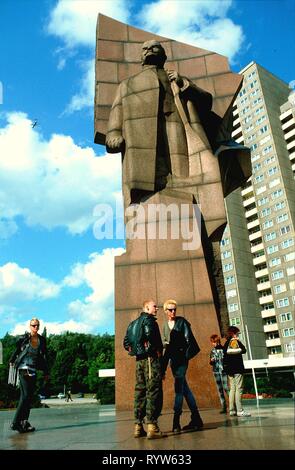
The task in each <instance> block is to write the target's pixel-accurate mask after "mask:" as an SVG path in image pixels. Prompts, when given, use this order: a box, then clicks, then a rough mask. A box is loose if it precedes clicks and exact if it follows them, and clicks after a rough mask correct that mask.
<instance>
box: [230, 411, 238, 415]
mask: <svg viewBox="0 0 295 470" xmlns="http://www.w3.org/2000/svg"><path fill="white" fill-rule="evenodd" d="M229 415H230V416H237V413H236V412H235V411H230V412H229Z"/></svg>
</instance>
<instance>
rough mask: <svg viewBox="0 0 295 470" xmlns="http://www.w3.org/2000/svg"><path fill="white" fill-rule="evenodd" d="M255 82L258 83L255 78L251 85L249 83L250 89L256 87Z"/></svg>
mask: <svg viewBox="0 0 295 470" xmlns="http://www.w3.org/2000/svg"><path fill="white" fill-rule="evenodd" d="M255 83H257V80H254V81H253V82H252V83H250V85H249V87H248V88H249V90H250V89H251V88H254V86H255Z"/></svg>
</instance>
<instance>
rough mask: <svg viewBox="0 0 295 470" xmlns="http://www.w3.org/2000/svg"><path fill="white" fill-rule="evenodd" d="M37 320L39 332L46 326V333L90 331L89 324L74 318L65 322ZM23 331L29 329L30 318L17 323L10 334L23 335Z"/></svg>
mask: <svg viewBox="0 0 295 470" xmlns="http://www.w3.org/2000/svg"><path fill="white" fill-rule="evenodd" d="M39 320H40V329H39V332H40V333H42V331H43V329H44V327H46V330H47V335H59V334H61V333H64V332H65V331H71V332H72V333H90V328H89V325H87V324H86V323H80V322H76V321H75V320H67V321H65V322H47V321H44V320H42V319H39ZM25 331H30V320H28V321H25V322H21V323H17V324H16V325H15V327H14V328H13V330H12V331H11V332H10V334H11V335H13V336H16V335H23V334H24V333H25Z"/></svg>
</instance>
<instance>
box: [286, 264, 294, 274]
mask: <svg viewBox="0 0 295 470" xmlns="http://www.w3.org/2000/svg"><path fill="white" fill-rule="evenodd" d="M294 274H295V266H291V267H290V268H287V276H294Z"/></svg>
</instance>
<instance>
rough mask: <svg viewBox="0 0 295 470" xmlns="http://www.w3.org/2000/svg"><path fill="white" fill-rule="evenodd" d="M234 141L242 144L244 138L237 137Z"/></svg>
mask: <svg viewBox="0 0 295 470" xmlns="http://www.w3.org/2000/svg"><path fill="white" fill-rule="evenodd" d="M235 141H236V142H237V143H238V144H244V137H243V135H242V136H241V137H239V138H238V139H235Z"/></svg>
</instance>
